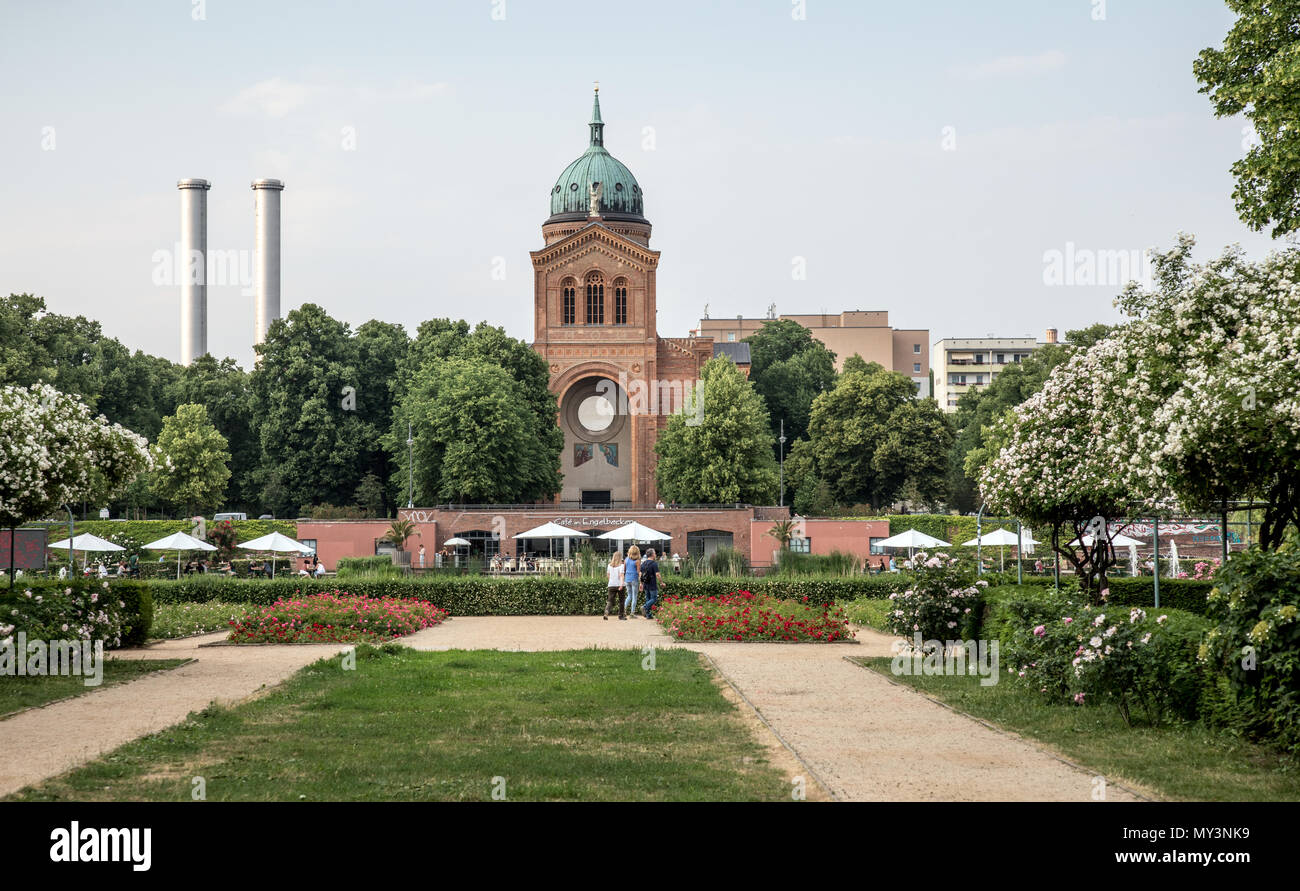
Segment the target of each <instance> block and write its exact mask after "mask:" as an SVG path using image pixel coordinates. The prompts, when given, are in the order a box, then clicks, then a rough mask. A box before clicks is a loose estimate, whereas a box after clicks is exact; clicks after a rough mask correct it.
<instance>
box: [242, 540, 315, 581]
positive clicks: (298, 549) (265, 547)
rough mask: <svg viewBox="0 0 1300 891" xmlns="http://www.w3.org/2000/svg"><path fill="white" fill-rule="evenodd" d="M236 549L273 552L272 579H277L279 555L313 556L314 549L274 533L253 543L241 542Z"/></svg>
mask: <svg viewBox="0 0 1300 891" xmlns="http://www.w3.org/2000/svg"><path fill="white" fill-rule="evenodd" d="M236 547H240V548H244V549H245V550H249V551H270V552H271V578H275V555H276V554H277V553H279V554H295V553H296V554H311V553H313V549H312V548H311V547H309V546H308V545H305V544H303V543H302V542H300V541H294V540H293V539H292V538H290V537H289V536H287V535H284V534H282V533H279V532H272V533H270V534H268V535H263V536H261V537H260V538H255V539H253V540H252V541H245V542H240V543H239V544H238V545H236Z"/></svg>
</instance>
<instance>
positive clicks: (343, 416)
mask: <svg viewBox="0 0 1300 891" xmlns="http://www.w3.org/2000/svg"><path fill="white" fill-rule="evenodd" d="M257 352H258V355H259V357H260V358H259V362H258V365H257V367H256V368H255V369H254V370H253V372H252V374H251V375H250V386H251V389H252V393H253V424H254V427H255V428H256V429H257V431H258V436H259V440H260V443H261V452H262V464H261V467H260V471H259V472H260V477H259V478H260V481H261V490H262V499H263V504H265V505H266V506H267V507H270V508H271V509H272V510H274V511H275V513H276V514H277V515H279V516H283V515H285V514H290V513H293V512H294V511H297V510H298V509H299V507H300V506H303V505H311V504H319V503H322V502H324V503H329V504H347V503H348V501H349V499H351V497H352V495H353V493H355V492H356V489H357V486H358V485H359V484H360V481H361V478H362V477H363V476H364V475H365V473H366V466H365V459H366V456H367V455H368V454H369V453H370V450H371V448H373V444H374V442H375V441H376V439H377V436H378V431H376V430H375V429H374V428H373V427H371V425H369V424H367V423H366V422H365V420H364V419H363V418H362V417H361V415H360V413H359V412H358V411H356V410H355V408H349V407H348V402H347V391H346V390H345V388H348V387H351V388H356V387H357V383H358V379H359V375H358V373H357V355H356V348H355V344H354V343H353V341H352V338H351V336H350V332H349V329H348V326H347V325H346V324H344V323H343V322H340V321H338V320H336V319H333V318H331V317H330V316H329V314H328V313H326V312H325V310H324V309H322V308H321V307H319V306H317V305H316V304H313V303H305V304H303V305H302V306H300V307H299V308H297V309H295V310H292V311H290V312H289V314H288V316H286V317H285V318H283V319H278V320H276V321H275V322H272V323H271V327H270V330H269V331H268V332H267V336H266V341H265V342H264V343H262V344H259V345H258V347H257Z"/></svg>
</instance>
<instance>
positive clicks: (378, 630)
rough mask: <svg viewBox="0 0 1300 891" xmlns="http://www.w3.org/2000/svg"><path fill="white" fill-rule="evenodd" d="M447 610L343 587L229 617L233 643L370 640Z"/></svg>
mask: <svg viewBox="0 0 1300 891" xmlns="http://www.w3.org/2000/svg"><path fill="white" fill-rule="evenodd" d="M446 618H447V611H446V610H444V609H439V608H438V607H436V606H434V605H433V604H431V603H426V602H424V601H421V600H404V599H401V598H396V597H366V596H364V595H362V596H360V597H357V596H354V595H352V594H347V593H345V592H342V591H334V592H331V593H322V594H311V595H308V596H306V597H294V598H285V599H282V600H277V601H276V602H275V603H273V604H271V605H270V606H265V607H258V608H255V609H254V610H252V611H251V612H247V613H245V614H244V616H243V617H242V618H240V619H238V620H234V621H231V623H230V625H231V629H230V640H232V641H234V642H236V643H344V642H354V641H355V642H367V643H374V642H379V641H385V640H392V639H393V638H395V637H401V636H403V635H405V634H412V633H414V632H416V631H419V630H420V629H421V628H428V627H430V626H432V625H437V624H439V623H441V622H442V621H444V620H445V619H446Z"/></svg>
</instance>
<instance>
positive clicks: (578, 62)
mask: <svg viewBox="0 0 1300 891" xmlns="http://www.w3.org/2000/svg"><path fill="white" fill-rule="evenodd" d="M1102 5H1103V4H1100V2H1099V0H1006V2H1000V3H997V2H995V3H973V2H967V0H943V2H940V0H932V2H924V0H914V2H889V3H883V2H877V0H870V2H866V0H858V2H849V0H843V2H832V0H806V4H804V6H803V9H805V10H806V18H805V19H803V20H799V19H797V18H796V17H795V15H792V13H795V14H797V13H798V11H799V6H798V4H797V3H796V2H792V0H748V2H741V0H715V2H707V3H706V2H700V0H656V2H653V3H650V2H641V3H620V2H612V0H605V2H596V0H591V2H587V0H545V2H543V0H504V2H503V0H495V2H494V0H455V2H420V3H385V2H367V3H343V2H332V3H331V2H320V0H316V2H276V3H265V2H263V3H257V2H237V0H207V2H206V3H200V2H199V0H154V2H148V0H145V2H132V3H129V4H104V3H91V2H84V3H54V2H48V3H27V2H17V0H5V2H3V3H0V79H2V81H3V83H5V84H6V88H5V90H4V95H3V98H0V209H3V213H0V288H3V289H4V291H5V292H6V293H8V292H22V291H31V292H35V293H37V294H40V295H43V296H44V297H45V298H46V300H47V302H48V305H49V307H50V308H51V310H53V311H55V312H60V313H65V314H72V315H76V314H84V315H87V316H91V317H93V318H96V319H99V320H100V321H101V322H102V323H103V326H104V329H105V331H106V332H107V333H108V334H110V335H112V336H115V337H118V338H119V339H121V340H122V341H123V342H124V343H125V344H126V345H127V346H129V347H131V348H133V349H134V348H139V349H143V350H146V351H148V352H151V353H156V354H158V355H162V356H166V357H169V358H172V359H177V358H179V353H180V347H179V328H180V310H179V288H178V287H177V286H175V285H173V284H167V283H164V284H155V283H154V278H155V259H154V258H155V256H156V253H157V252H159V251H172V250H173V249H174V245H175V243H176V241H177V239H178V237H179V205H180V195H179V192H178V191H177V190H176V181H177V180H178V179H181V178H185V177H202V178H205V179H208V180H210V181H212V183H213V187H212V191H211V192H210V193H209V221H208V228H209V235H208V246H209V249H210V250H225V251H250V250H251V248H252V246H253V225H254V221H253V193H252V191H251V190H250V188H249V184H250V182H251V181H252V180H254V179H257V178H261V177H276V178H279V179H282V180H284V182H285V185H286V190H285V191H284V193H283V226H284V229H283V280H282V294H283V297H282V300H283V308H284V310H285V311H286V312H287V311H288V310H289V309H291V308H292V307H294V306H297V305H300V304H302V303H305V302H314V303H319V304H321V305H322V306H324V307H325V308H326V310H327V311H329V312H330V313H331V314H332V315H334V316H336V317H338V318H340V319H343V320H344V321H347V322H349V323H350V324H352V325H353V326H356V325H359V324H360V323H362V322H364V321H366V320H367V319H370V318H380V319H384V320H387V321H395V322H400V323H403V324H404V325H406V326H407V327H408V330H409V331H412V332H413V331H414V328H415V326H416V325H417V324H418V323H419V322H420V321H422V320H424V319H428V318H434V317H440V316H450V317H452V318H466V319H468V320H469V321H470V322H471V323H473V322H478V321H480V320H482V319H486V320H488V321H490V322H492V323H494V324H499V325H503V326H504V327H505V328H506V330H507V331H508V332H509V333H510V334H512V335H514V336H516V337H520V338H523V339H525V340H528V341H531V340H532V336H533V331H532V278H531V273H530V267H529V260H528V251H529V250H535V249H537V248H538V247H540V246H541V225H542V223H543V221H544V220H545V219H546V216H547V214H548V212H549V192H550V189H551V187H552V186H553V185H554V183H555V179H556V177H557V176H558V175H559V174H560V172H561V171H562V170H563V169H564V167H565V166H566V165H567V164H568V163H569V162H570V161H572V160H573V159H574V158H575V157H577V156H578V155H579V154H581V153H582V151H583V150H584V149H585V147H586V144H587V132H588V131H587V126H586V123H587V120H588V117H589V114H590V109H591V87H592V82H593V81H595V80H599V81H600V84H601V108H602V112H603V117H604V120H605V122H606V128H605V145H606V147H607V148H608V149H609V150H610V152H611V153H613V154H614V156H615V157H617V158H619V159H620V160H621V161H623V162H624V163H625V164H626V165H627V166H628V167H629V168H630V169H631V170H632V172H633V174H634V175H635V176H636V177H637V179H638V181H639V182H640V184H641V186H642V188H643V189H644V190H645V195H646V198H645V208H646V215H647V217H648V218H649V219H650V221H651V222H652V223H653V224H654V234H653V236H652V238H651V246H652V247H655V248H657V249H659V250H660V251H662V252H663V256H662V259H661V266H660V271H659V332H660V334H661V335H663V336H666V337H673V336H684V335H685V334H686V333H687V331H688V330H689V329H690V328H692V327H694V326H695V325H696V324H697V322H698V319H699V318H700V314H701V312H702V311H703V308H704V306H705V304H708V306H709V311H710V315H711V316H713V317H715V318H717V317H725V316H735V315H737V314H742V313H743V314H744V315H746V316H757V315H762V314H764V312H765V311H766V309H767V306H768V305H769V304H771V303H775V304H776V307H777V311H778V312H781V313H796V312H823V311H824V312H839V311H841V310H846V309H864V310H874V309H884V310H888V311H889V313H890V316H891V322H892V323H893V324H894V325H895V326H896V327H901V328H928V329H930V332H931V333H930V340H931V342H933V341H936V340H938V339H940V338H942V337H982V336H986V335H989V334H995V335H998V336H1008V337H1011V336H1019V337H1024V336H1037V337H1041V336H1042V333H1043V330H1044V329H1045V328H1047V327H1049V326H1055V327H1058V328H1060V329H1062V330H1065V329H1068V328H1076V327H1082V326H1084V325H1087V324H1090V323H1092V322H1095V321H1113V320H1115V319H1117V318H1118V315H1117V313H1116V311H1115V310H1114V309H1113V308H1112V306H1111V301H1112V299H1113V297H1114V295H1115V294H1116V293H1117V292H1118V290H1119V285H1118V284H1115V283H1112V284H1104V285H1100V286H1087V285H1074V286H1056V287H1052V286H1048V285H1046V284H1044V266H1045V263H1044V255H1045V254H1046V253H1047V252H1050V251H1060V252H1062V253H1065V252H1066V251H1067V245H1071V244H1072V245H1073V246H1074V250H1075V252H1076V255H1077V254H1078V252H1079V251H1125V252H1138V251H1142V250H1144V249H1146V248H1148V247H1151V246H1159V247H1161V248H1167V247H1169V246H1170V245H1172V244H1173V243H1174V241H1175V237H1176V234H1177V233H1178V232H1179V231H1180V230H1185V231H1189V232H1191V233H1193V234H1195V235H1196V236H1197V238H1198V240H1199V252H1200V254H1201V255H1202V256H1205V255H1208V254H1211V253H1218V252H1219V251H1220V250H1221V249H1222V248H1223V247H1224V246H1225V245H1227V244H1230V243H1233V242H1240V243H1241V244H1242V245H1243V246H1244V247H1245V248H1246V250H1247V252H1248V253H1249V254H1251V255H1252V256H1262V255H1263V254H1264V253H1265V252H1267V250H1268V249H1269V248H1270V246H1271V244H1272V243H1271V242H1270V241H1269V239H1268V238H1267V237H1266V236H1265V235H1261V234H1256V233H1251V232H1250V231H1249V230H1247V229H1246V228H1245V227H1244V226H1243V225H1242V224H1241V223H1240V222H1239V221H1238V220H1237V216H1236V213H1235V211H1234V208H1233V204H1232V199H1231V193H1232V187H1233V182H1232V178H1231V175H1230V173H1229V167H1230V165H1231V164H1232V162H1233V161H1234V160H1236V159H1237V158H1238V157H1240V156H1241V154H1242V153H1243V148H1242V140H1243V138H1244V133H1243V126H1244V124H1245V121H1244V120H1224V121H1219V120H1216V119H1215V118H1214V117H1213V114H1212V112H1211V109H1210V105H1209V102H1208V100H1207V98H1206V97H1205V96H1203V95H1200V94H1198V93H1197V84H1196V81H1195V78H1194V77H1193V75H1192V67H1191V66H1192V61H1193V59H1194V58H1195V56H1196V54H1197V52H1198V51H1199V50H1200V49H1202V48H1204V47H1206V46H1210V45H1219V44H1220V43H1221V42H1222V39H1223V36H1224V35H1225V34H1226V33H1227V30H1228V28H1229V27H1230V25H1231V22H1232V17H1231V15H1230V13H1229V12H1228V10H1227V8H1226V6H1225V5H1224V4H1223V3H1222V2H1221V0H1107V2H1105V3H1104V12H1105V17H1104V19H1102V20H1095V19H1094V15H1095V13H1096V11H1097V10H1098V8H1099V7H1100V6H1102ZM196 16H198V18H196ZM345 128H351V129H350V130H345ZM947 128H950V129H947ZM349 133H352V134H355V141H354V143H353V144H352V145H353V146H354V147H349V145H347V144H345V142H346V137H347V134H349ZM949 149H951V150H949ZM498 258H500V259H498ZM797 258H801V259H802V263H804V264H806V270H807V273H806V278H803V279H797V278H795V277H794V276H793V275H792V270H793V269H794V268H795V265H796V264H797V263H798V262H800V260H799V259H797ZM208 300H209V322H208V324H209V341H208V345H209V349H210V351H211V352H212V353H214V354H215V355H217V356H226V355H229V356H233V357H235V358H236V359H237V360H238V361H239V362H240V363H241V364H242V365H244V366H245V367H248V366H249V365H250V363H251V361H252V358H253V352H252V332H253V298H252V297H251V296H250V295H248V294H245V293H243V289H242V288H241V287H240V285H239V284H238V283H235V284H231V285H223V286H215V287H211V288H209V298H208Z"/></svg>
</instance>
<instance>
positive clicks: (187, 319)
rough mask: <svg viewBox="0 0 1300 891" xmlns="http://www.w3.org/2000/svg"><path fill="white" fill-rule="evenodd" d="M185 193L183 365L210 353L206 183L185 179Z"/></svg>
mask: <svg viewBox="0 0 1300 891" xmlns="http://www.w3.org/2000/svg"><path fill="white" fill-rule="evenodd" d="M176 188H178V189H180V192H181V259H182V262H181V264H180V265H181V270H182V272H181V364H182V365H189V364H190V363H191V362H193V361H194V360H195V359H197V358H198V357H199V356H202V355H203V354H204V353H206V352H207V351H208V189H210V188H212V184H211V183H209V182H208V181H207V180H206V179H183V180H181V181H180V182H178V183H176Z"/></svg>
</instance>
